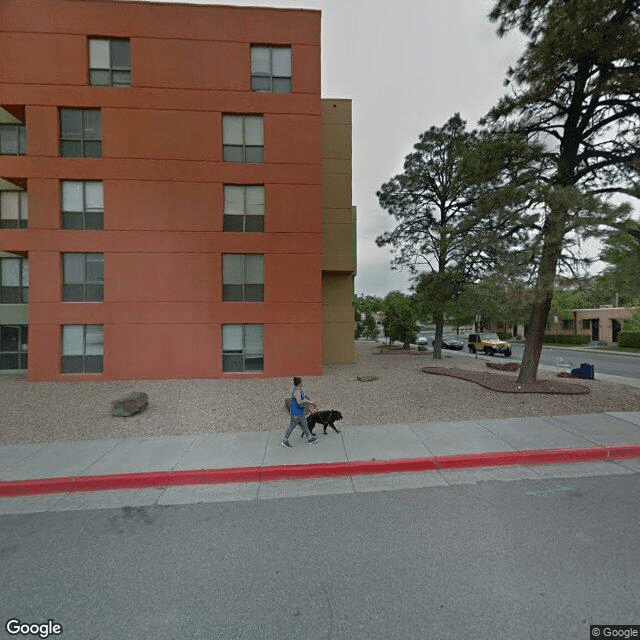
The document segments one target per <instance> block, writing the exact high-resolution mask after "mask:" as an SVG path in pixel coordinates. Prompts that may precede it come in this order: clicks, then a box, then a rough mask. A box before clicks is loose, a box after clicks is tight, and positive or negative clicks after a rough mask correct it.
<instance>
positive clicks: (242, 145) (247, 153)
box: [222, 115, 264, 162]
mask: <svg viewBox="0 0 640 640" xmlns="http://www.w3.org/2000/svg"><path fill="white" fill-rule="evenodd" d="M222 144H223V148H222V159H223V160H224V161H225V162H264V134H263V123H262V116H230V115H226V116H222Z"/></svg>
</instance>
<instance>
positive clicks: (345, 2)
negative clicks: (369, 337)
mask: <svg viewBox="0 0 640 640" xmlns="http://www.w3.org/2000/svg"><path fill="white" fill-rule="evenodd" d="M191 2H192V3H193V2H196V3H199V4H229V5H248V6H256V5H259V6H269V7H287V8H309V9H320V10H321V11H322V97H323V98H350V99H351V100H352V101H353V204H355V205H356V206H357V208H358V275H357V277H356V280H355V288H356V293H359V294H374V295H379V296H384V295H386V294H387V293H388V292H389V291H391V290H393V289H399V290H400V291H408V287H409V279H408V276H407V273H406V272H402V271H391V268H390V266H389V262H390V252H389V250H388V249H379V248H378V247H376V245H375V238H376V236H378V235H379V234H380V233H382V232H384V231H386V230H390V229H391V228H392V227H393V218H392V217H391V216H390V215H389V214H387V213H386V212H384V211H383V210H382V209H380V207H379V205H378V200H377V198H376V195H375V193H376V191H377V190H378V189H379V188H380V186H381V185H382V184H383V183H384V182H386V181H387V180H388V179H389V178H391V177H392V176H394V175H396V174H397V173H400V172H401V171H402V165H403V160H404V157H405V156H406V155H407V154H408V153H410V152H411V150H412V146H413V144H414V143H415V142H416V141H417V139H418V136H419V134H420V133H421V132H423V131H426V130H427V129H428V128H429V127H432V126H434V125H435V126H440V125H442V124H444V123H445V122H446V121H447V120H448V119H449V118H450V117H451V116H452V115H453V114H454V113H456V112H459V113H460V114H461V116H462V118H463V119H465V120H466V121H467V123H468V128H470V129H471V128H473V127H474V126H476V124H477V121H478V119H479V118H480V117H481V116H483V115H484V114H485V113H486V112H487V111H488V110H489V109H490V108H491V106H493V104H494V103H495V102H496V101H497V100H498V98H499V97H500V96H501V95H502V94H503V92H504V87H503V85H502V82H503V80H504V77H505V72H506V70H507V68H508V66H509V64H512V63H513V62H515V60H516V59H517V57H518V55H519V54H520V53H521V51H522V48H523V44H524V40H523V39H522V38H521V37H520V36H519V35H518V34H516V33H512V34H510V35H508V36H506V37H505V38H502V39H498V37H497V36H496V35H495V25H493V24H491V23H490V22H489V20H488V19H487V14H488V13H489V11H490V10H491V8H492V6H493V0H216V1H210V0H200V2H199V1H198V0H191Z"/></svg>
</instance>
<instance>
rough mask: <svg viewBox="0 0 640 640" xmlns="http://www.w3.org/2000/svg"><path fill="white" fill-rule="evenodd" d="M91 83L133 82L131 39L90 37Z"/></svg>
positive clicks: (110, 84)
mask: <svg viewBox="0 0 640 640" xmlns="http://www.w3.org/2000/svg"><path fill="white" fill-rule="evenodd" d="M89 84H92V85H94V86H103V87H108V86H112V87H128V86H129V85H130V84H131V44H130V42H129V40H110V39H107V38H89Z"/></svg>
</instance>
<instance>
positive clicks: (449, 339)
mask: <svg viewBox="0 0 640 640" xmlns="http://www.w3.org/2000/svg"><path fill="white" fill-rule="evenodd" d="M431 344H432V345H433V346H435V344H436V339H435V338H434V339H433V340H432V341H431ZM442 348H443V349H453V350H454V351H462V349H464V342H462V340H460V338H458V336H456V335H455V334H453V333H443V334H442Z"/></svg>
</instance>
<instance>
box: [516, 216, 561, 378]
mask: <svg viewBox="0 0 640 640" xmlns="http://www.w3.org/2000/svg"><path fill="white" fill-rule="evenodd" d="M565 220H566V214H565V213H564V212H562V213H555V212H553V211H550V212H549V214H548V215H547V221H546V224H545V227H546V228H545V234H544V240H543V244H542V256H541V258H540V267H539V269H538V277H537V279H536V286H535V290H534V299H533V305H532V307H531V314H530V315H529V326H528V329H527V335H526V342H525V347H524V354H523V356H522V364H521V365H520V373H519V374H518V382H524V383H533V382H536V381H537V378H538V365H539V364H540V355H541V353H542V343H543V341H544V332H545V329H546V327H547V318H548V317H549V310H550V309H551V300H552V299H553V286H554V283H555V278H556V269H557V267H558V261H559V259H560V255H561V252H562V242H563V240H564V228H565Z"/></svg>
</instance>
